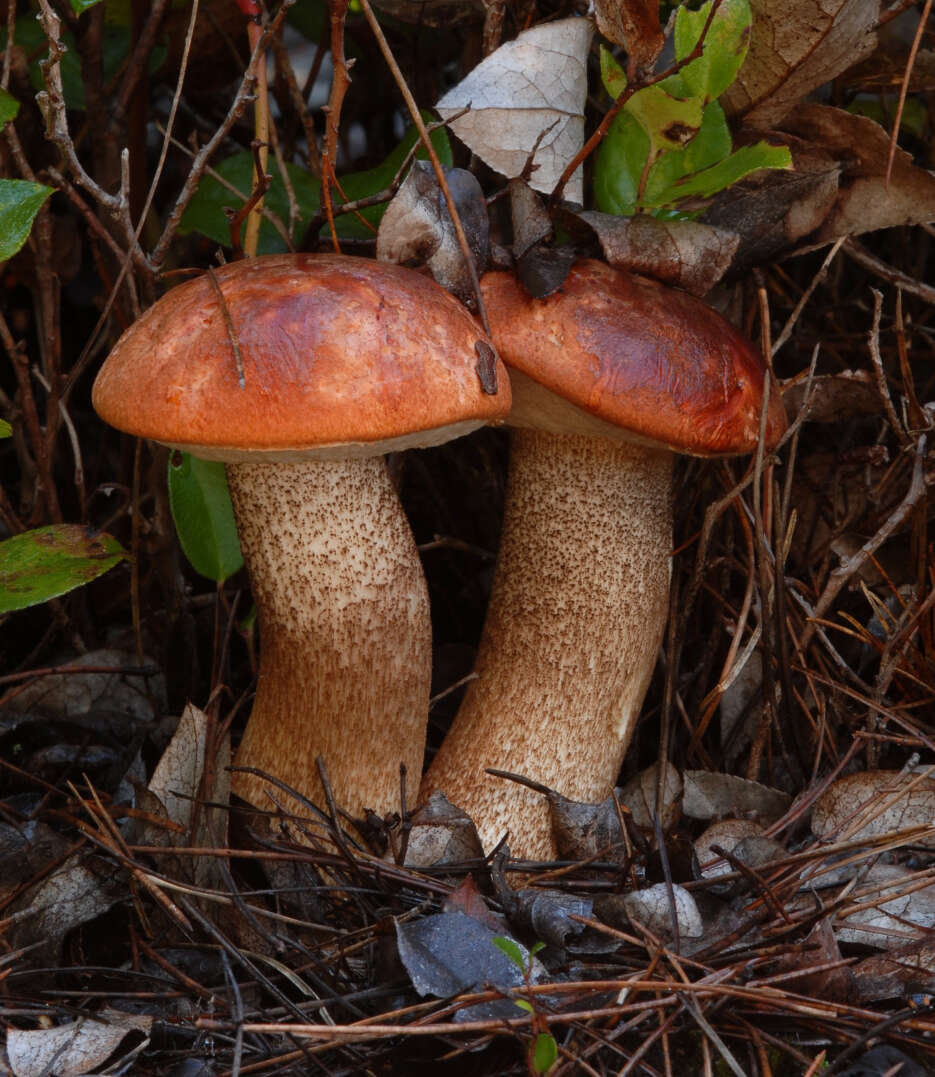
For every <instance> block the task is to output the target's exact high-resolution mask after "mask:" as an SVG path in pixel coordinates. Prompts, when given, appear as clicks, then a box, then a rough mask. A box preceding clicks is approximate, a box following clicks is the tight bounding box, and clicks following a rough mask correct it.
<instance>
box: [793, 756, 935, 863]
mask: <svg viewBox="0 0 935 1077" xmlns="http://www.w3.org/2000/svg"><path fill="white" fill-rule="evenodd" d="M910 783H914V784H913V787H912V788H911V789H908V790H906V791H905V792H902V791H901V790H903V789H905V787H906V786H908V785H909V784H910ZM933 820H935V778H929V777H925V778H922V780H921V781H919V775H917V774H912V773H909V774H903V773H902V772H901V771H897V770H867V771H861V772H860V773H858V774H849V775H848V776H847V777H846V778H840V779H839V780H838V781H836V782H834V783H833V784H832V785H831V786H830V787H829V788H828V789H827V790H826V791H825V793H823V794H822V796H821V797H819V798H818V800H817V801H815V806H814V807H813V808H812V832H813V833H814V834H816V835H817V836H818V837H820V838H822V837H825V838H835V839H838V838H840V837H842V836H843V835H845V834H846V835H847V837H848V840H850V839H854V840H860V839H870V838H877V837H879V836H880V835H882V834H890V833H892V832H893V831H894V830H905V829H907V828H908V827H916V826H931V827H932V834H931V835H929V836H927V837H919V838H913V840H912V844H913V845H925V846H927V847H929V848H935V822H933Z"/></svg>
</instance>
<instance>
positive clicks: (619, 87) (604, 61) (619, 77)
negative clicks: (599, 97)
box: [601, 45, 627, 99]
mask: <svg viewBox="0 0 935 1077" xmlns="http://www.w3.org/2000/svg"><path fill="white" fill-rule="evenodd" d="M601 82H603V83H604V89H605V90H606V91H607V92H608V93H609V94H610V96H611V97H613V98H615V99H616V98H618V97H619V96H620V95H621V94H622V93H623V91H624V90H625V89H626V88H627V76H626V73H625V72H624V70H623V68H622V67H621V66H620V64H618V63H617V61H616V60H615V59H614V58H613V56H612V55H611V51H610V49H608V48H607V46H606V45H601Z"/></svg>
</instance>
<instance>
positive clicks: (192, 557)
mask: <svg viewBox="0 0 935 1077" xmlns="http://www.w3.org/2000/svg"><path fill="white" fill-rule="evenodd" d="M169 505H170V506H171V508H172V518H173V519H174V520H175V529H176V531H177V532H178V536H179V542H180V543H181V544H182V550H183V551H184V553H185V556H186V557H187V558H188V560H189V561H190V562H191V565H192V568H194V570H195V571H196V572H200V573H201V575H202V576H207V577H208V579H211V580H216V581H217V582H218V583H222V582H223V581H224V580H226V579H227V577H228V576H232V575H233V574H234V573H235V572H236V571H237V570H238V569H239V568H240V566H241V565H242V564H243V555H242V554H241V552H240V540H239V539H238V538H237V524H236V523H235V522H234V508H233V506H232V505H231V499H230V491H229V490H228V488H227V475H226V474H225V472H224V465H223V464H221V463H218V462H217V461H215V460H199V459H198V458H197V457H196V456H192V455H191V454H189V453H187V452H180V451H176V452H173V453H172V455H171V456H170V457H169Z"/></svg>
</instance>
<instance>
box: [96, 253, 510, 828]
mask: <svg viewBox="0 0 935 1077" xmlns="http://www.w3.org/2000/svg"><path fill="white" fill-rule="evenodd" d="M218 290H219V291H220V293H221V295H222V296H223V306H222V303H221V301H220V300H219V297H218ZM224 308H226V310H225V309H224ZM235 338H236V341H237V344H238V349H237V350H239V355H240V363H241V364H242V375H243V377H242V381H241V378H240V374H241V371H240V370H239V369H238V366H239V364H238V359H237V354H236V351H235V348H234V339H235ZM478 343H481V345H482V350H484V349H486V352H490V345H489V343H488V342H487V341H486V338H485V337H484V335H483V333H482V332H480V331H479V330H478V327H477V324H476V323H475V322H474V320H473V319H472V318H471V317H470V315H469V314H468V313H467V312H466V311H465V310H464V308H463V307H462V306H461V305H460V304H459V303H458V302H457V301H456V300H455V299H454V298H453V297H452V296H450V295H449V294H448V293H447V292H445V291H444V290H443V289H441V288H439V287H438V286H437V285H436V284H434V283H433V282H432V281H431V280H428V279H427V278H425V277H423V276H421V275H419V274H417V273H413V272H412V271H410V270H407V269H403V268H400V267H398V266H389V265H385V264H381V263H377V262H373V261H367V260H364V259H359V258H349V257H342V256H336V255H321V256H316V255H304V254H300V255H282V256H275V257H268V258H256V259H252V260H249V261H242V262H236V263H233V264H231V265H227V266H224V267H222V268H220V269H217V270H215V271H214V282H212V281H210V280H209V279H208V278H207V276H205V277H199V278H198V279H196V280H192V281H189V282H187V283H185V284H182V285H180V286H179V287H177V288H174V289H173V290H172V291H171V292H169V293H168V294H167V295H165V296H164V297H163V298H162V299H160V300H159V302H158V303H156V304H155V305H154V306H153V307H151V308H150V309H149V310H148V311H147V312H146V313H145V314H144V315H143V317H142V318H140V319H139V321H137V322H136V323H135V324H134V325H133V326H132V327H131V328H130V329H129V330H127V332H126V333H124V335H123V336H122V337H121V338H120V340H119V341H118V342H117V344H116V346H115V347H114V349H113V351H112V352H111V354H110V356H109V357H108V359H107V361H106V362H105V364H104V366H103V367H102V369H101V371H100V373H99V375H98V377H97V381H96V382H95V385H94V394H93V399H94V406H95V408H96V409H97V411H98V413H99V414H100V415H101V417H102V418H104V419H105V420H107V421H108V422H110V423H111V424H112V425H114V426H116V427H118V428H119V429H121V430H125V431H127V432H129V433H131V434H136V435H138V436H140V437H148V438H152V439H154V440H156V441H159V442H162V443H163V444H167V445H170V446H172V447H174V448H181V449H185V450H188V451H189V452H191V453H193V454H194V455H196V456H200V457H202V458H205V459H211V460H222V461H224V462H225V463H226V465H227V474H228V480H229V485H230V490H231V498H232V501H233V504H234V511H235V515H236V518H237V526H238V531H239V534H240V542H241V546H242V548H243V553H244V560H245V562H246V565H247V569H248V572H249V574H250V581H251V586H252V589H253V595H254V599H255V601H256V604H257V609H258V614H259V625H260V670H259V679H258V683H257V692H256V698H255V700H254V704H253V710H252V713H251V716H250V719H249V721H248V724H247V728H246V732H245V734H244V738H243V741H242V742H241V745H240V749H239V751H238V754H237V757H236V762H237V763H238V764H240V765H243V766H250V767H256V768H259V769H260V770H263V771H265V772H267V773H269V774H271V775H273V776H275V777H277V778H279V779H281V780H282V781H284V782H286V783H287V784H288V785H290V786H292V787H293V788H295V789H296V790H298V791H299V792H300V793H301V794H303V795H304V796H306V797H309V798H310V799H312V800H314V801H318V802H321V786H320V782H319V778H318V772H317V768H316V766H315V758H316V756H318V755H321V756H322V757H323V758H324V761H325V764H326V766H327V769H328V774H329V778H330V782H331V785H332V788H333V790H334V793H335V797H336V799H337V802H338V804H339V805H341V806H342V807H344V808H346V809H347V810H348V811H350V812H351V813H353V814H357V815H359V814H362V812H363V810H364V809H365V808H372V809H374V810H376V811H377V812H385V811H389V810H392V809H395V808H397V807H398V805H399V765H400V763H401V762H403V763H405V764H406V765H407V767H408V768H409V771H410V773H411V774H412V775H413V776H415V775H417V774H419V773H420V770H421V766H422V753H423V747H424V740H425V727H426V721H427V715H428V699H429V682H430V673H431V633H430V622H429V607H428V597H427V593H426V588H425V581H424V578H423V575H422V570H421V565H420V563H419V558H418V554H417V552H416V549H415V544H414V542H413V539H412V534H411V532H410V530H409V526H408V523H407V521H406V519H405V516H404V515H403V512H402V509H401V507H400V505H399V502H398V499H397V496H396V493H395V491H394V490H393V487H392V485H391V483H390V481H389V478H388V476H387V473H386V468H385V466H384V463H383V461H382V460H381V459H380V456H382V455H383V454H385V453H387V452H389V451H392V450H396V449H404V448H412V447H421V446H426V445H435V444H440V443H442V442H444V441H447V440H449V439H450V438H453V437H457V436H459V435H461V434H465V433H467V432H469V431H470V430H473V429H475V428H476V427H478V426H481V425H483V424H484V423H487V422H491V421H495V420H497V419H499V418H502V417H503V416H504V415H505V413H506V411H507V410H508V409H509V404H510V392H509V384H508V379H507V377H506V374H505V372H504V371H503V367H502V365H501V366H500V367H499V374H500V377H499V379H498V385H499V390H498V391H497V392H495V393H491V392H490V391H489V390H490V388H491V385H490V379H489V378H488V379H487V385H486V387H485V386H484V385H482V383H481V380H480V378H479V376H478V373H477V370H476V365H477V363H478V352H477V348H476V345H477V344H478ZM486 352H485V354H486ZM485 388H486V390H487V391H485ZM233 789H234V791H235V792H236V793H238V794H239V795H240V796H242V797H243V798H244V799H245V800H247V801H250V802H251V803H254V804H257V805H260V806H269V805H270V803H271V802H270V801H269V799H268V797H267V796H266V795H265V792H264V783H263V781H262V780H261V779H259V778H257V777H255V776H253V775H245V774H235V777H234V780H233Z"/></svg>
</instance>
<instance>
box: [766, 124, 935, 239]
mask: <svg viewBox="0 0 935 1077" xmlns="http://www.w3.org/2000/svg"><path fill="white" fill-rule="evenodd" d="M783 128H784V129H785V130H787V131H790V132H791V133H792V134H794V135H797V136H798V137H800V138H803V139H807V140H809V141H810V142H812V143H814V144H816V145H818V146H820V147H821V148H822V149H823V150H825V151H827V152H829V153H831V154H833V155H834V156H835V157H836V158H837V159H839V160H840V161H841V167H842V175H841V190H840V192H839V194H838V197H837V201H836V203H835V205H834V208H833V209H832V210H831V211H830V212H829V213H828V215H827V216H826V217H825V219H824V221H823V223H822V224H821V227H820V228H819V229H818V230H817V232H815V233H814V235H812V236H811V237H810V241H811V242H813V243H815V244H820V243H828V242H830V241H831V240H834V239H837V238H838V237H839V236H849V235H859V234H860V233H861V232H871V231H874V230H876V229H878V228H893V227H896V226H898V225H904V224H925V223H928V222H929V221H933V220H935V173H932V172H928V171H926V170H925V169H924V168H918V167H916V166H915V165H914V164H913V163H912V158H911V157H910V156H909V154H908V153H906V152H905V150H901V149H897V150H896V155H895V157H894V159H893V170H892V174H891V176H890V181H889V185H888V186H887V183H886V169H887V162H888V160H889V152H890V136H889V134H888V133H887V132H886V131H885V130H884V129H883V128H882V127H881V126H880V125H879V124H878V123H875V122H874V121H873V120H871V119H868V118H867V117H866V116H855V115H852V114H851V113H850V112H846V111H844V109H840V108H832V107H831V106H830V105H815V104H805V105H801V106H800V107H799V108H797V109H795V111H794V112H793V113H791V114H790V115H789V116H788V117H787V119H786V121H785V122H784V123H783Z"/></svg>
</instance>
